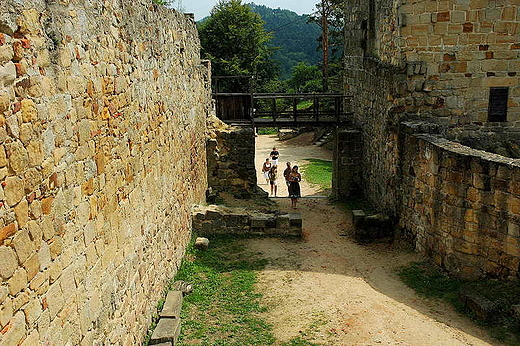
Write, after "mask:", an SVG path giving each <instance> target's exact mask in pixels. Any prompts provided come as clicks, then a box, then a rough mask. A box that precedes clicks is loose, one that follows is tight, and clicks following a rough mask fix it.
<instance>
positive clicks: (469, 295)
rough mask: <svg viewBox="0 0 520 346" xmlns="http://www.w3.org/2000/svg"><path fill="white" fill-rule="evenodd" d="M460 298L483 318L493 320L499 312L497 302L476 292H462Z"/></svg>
mask: <svg viewBox="0 0 520 346" xmlns="http://www.w3.org/2000/svg"><path fill="white" fill-rule="evenodd" d="M459 298H460V299H461V301H462V303H463V304H464V305H465V306H466V307H467V308H469V309H470V310H471V311H472V312H473V313H474V314H475V315H477V316H478V317H479V318H480V319H481V320H484V321H488V320H492V319H493V318H494V317H495V316H496V314H497V313H498V308H497V306H496V304H495V303H493V302H492V301H490V300H488V299H487V298H485V297H483V296H480V295H478V294H477V293H474V292H461V293H460V294H459Z"/></svg>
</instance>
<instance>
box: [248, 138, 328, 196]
mask: <svg viewBox="0 0 520 346" xmlns="http://www.w3.org/2000/svg"><path fill="white" fill-rule="evenodd" d="M312 136H313V135H312V133H306V134H303V135H301V136H298V137H297V138H293V139H290V140H287V141H279V140H278V137H277V136H276V135H259V136H258V137H256V155H255V166H256V167H257V170H256V172H257V181H258V186H260V187H261V188H262V189H264V190H265V191H267V192H270V191H269V190H268V189H269V185H267V184H266V181H265V179H264V177H263V176H262V165H263V163H264V161H265V159H266V158H268V157H269V153H270V152H271V150H273V147H276V148H277V149H278V151H279V152H280V162H279V169H281V171H280V172H278V174H279V175H282V173H283V170H284V169H285V163H286V162H291V164H292V165H298V166H301V165H302V164H305V163H307V161H305V159H308V158H312V159H322V160H332V152H331V151H329V150H327V149H325V148H322V147H318V146H316V145H312V144H311V142H312ZM282 177H283V175H282ZM302 179H303V180H302V182H301V184H300V185H301V193H302V196H325V194H324V193H322V191H321V188H320V187H319V186H313V185H311V184H309V183H308V182H307V181H306V180H305V175H304V174H303V175H302ZM278 189H279V193H278V196H286V195H287V188H286V186H285V185H284V183H283V180H282V179H280V180H279V181H278Z"/></svg>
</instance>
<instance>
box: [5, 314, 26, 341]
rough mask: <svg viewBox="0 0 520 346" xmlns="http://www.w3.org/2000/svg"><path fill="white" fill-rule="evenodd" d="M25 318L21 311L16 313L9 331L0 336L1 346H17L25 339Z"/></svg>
mask: <svg viewBox="0 0 520 346" xmlns="http://www.w3.org/2000/svg"><path fill="white" fill-rule="evenodd" d="M25 332H26V327H25V317H24V314H23V312H22V311H18V312H17V313H16V314H15V315H14V317H13V318H12V320H11V321H10V325H9V329H7V332H6V333H5V334H4V335H3V336H2V339H1V343H2V344H3V345H6V346H7V345H18V344H19V343H20V342H21V341H22V340H23V338H24V337H25Z"/></svg>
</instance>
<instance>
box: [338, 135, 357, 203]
mask: <svg viewBox="0 0 520 346" xmlns="http://www.w3.org/2000/svg"><path fill="white" fill-rule="evenodd" d="M362 149H363V136H362V133H361V131H358V130H342V129H338V128H336V130H335V131H334V154H333V171H332V193H333V197H335V198H337V199H340V200H347V199H355V198H359V197H361V196H362V193H363V189H362V186H363V185H362V183H363V170H362V155H363V150H362Z"/></svg>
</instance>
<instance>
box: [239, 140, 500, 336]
mask: <svg viewBox="0 0 520 346" xmlns="http://www.w3.org/2000/svg"><path fill="white" fill-rule="evenodd" d="M272 144H276V146H277V147H278V148H279V151H280V154H281V160H282V162H285V161H287V160H291V162H293V161H294V162H298V163H301V162H302V160H303V159H304V158H307V157H318V158H327V155H330V153H326V152H325V151H326V150H325V149H322V148H319V147H315V146H311V147H308V146H305V145H300V146H298V147H297V148H298V149H297V150H294V148H290V147H288V146H286V145H284V142H277V141H276V140H275V139H274V138H272V137H265V140H264V136H262V138H261V139H260V141H258V142H257V148H258V149H260V150H261V151H268V150H269V149H270V148H269V147H271V148H272ZM266 148H267V149H266ZM268 154H269V152H267V155H268ZM320 155H321V156H320ZM257 156H259V155H257ZM263 159H264V160H265V158H263ZM329 159H330V156H329ZM257 160H258V161H259V162H261V161H262V158H257ZM259 181H261V180H259ZM303 187H305V189H306V191H307V192H312V193H316V192H318V190H316V188H313V187H310V186H309V185H308V184H306V183H305V182H304V183H303V184H302V189H303ZM276 202H277V203H278V205H279V207H280V208H281V209H283V210H290V201H289V200H288V199H276ZM299 212H301V213H302V215H303V228H304V237H303V239H302V240H288V239H254V240H248V246H249V248H250V249H251V250H252V251H255V252H259V253H260V254H261V256H263V257H265V258H266V259H269V265H268V266H267V268H266V269H265V270H264V271H262V273H261V275H260V279H259V283H258V289H259V290H260V291H261V292H262V293H263V294H264V298H263V304H265V305H266V306H269V308H270V309H269V312H268V313H267V314H266V316H265V317H266V318H267V320H268V321H269V322H270V323H272V324H273V325H274V333H275V336H276V337H277V338H278V339H279V340H282V341H288V340H290V339H292V338H294V337H297V336H302V337H304V338H305V339H307V340H310V341H313V342H316V343H318V344H320V345H338V346H339V345H345V346H347V345H417V346H422V345H432V346H433V345H435V346H441V345H446V346H455V345H499V343H497V342H495V341H493V340H491V339H490V338H489V336H488V335H487V332H486V331H483V330H481V329H480V328H479V327H478V326H477V325H475V324H474V323H473V322H472V321H471V320H469V319H468V318H466V317H464V316H462V315H460V314H458V313H457V312H455V311H454V310H453V308H451V306H449V305H447V304H444V303H442V302H438V301H435V300H430V299H427V298H423V297H420V296H417V295H416V294H415V292H414V291H413V290H411V289H409V288H407V287H406V286H405V285H404V284H403V283H402V282H401V281H400V279H399V278H398V277H397V275H396V269H397V268H399V267H400V266H402V265H405V264H407V263H409V262H411V261H417V260H421V257H420V256H419V255H417V254H415V253H412V252H410V251H406V250H403V249H396V248H395V247H394V245H391V244H374V245H369V246H363V245H359V244H356V243H355V242H353V240H352V239H351V238H350V237H348V236H347V237H345V236H340V235H339V234H340V232H341V233H344V232H345V231H346V232H347V233H348V231H349V230H351V222H350V215H349V214H348V212H347V211H345V210H344V209H342V208H341V207H339V206H336V205H333V204H331V203H330V202H329V201H328V200H327V199H302V200H301V201H300V204H299Z"/></svg>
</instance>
